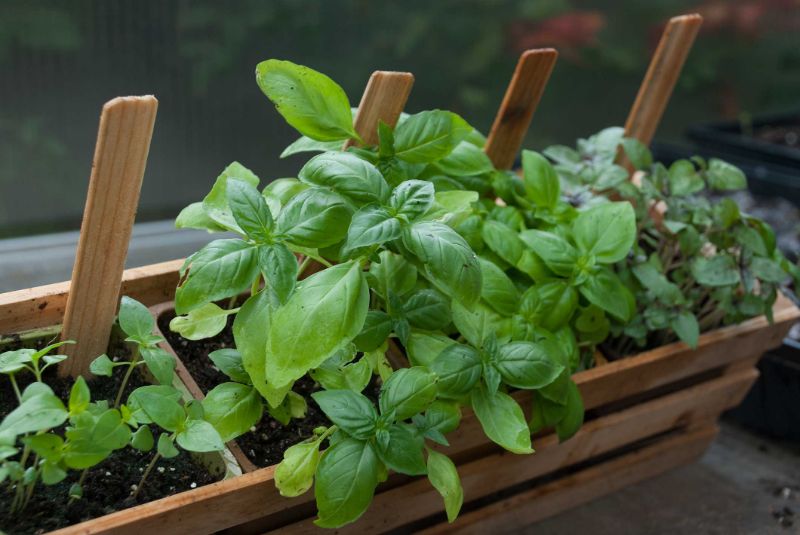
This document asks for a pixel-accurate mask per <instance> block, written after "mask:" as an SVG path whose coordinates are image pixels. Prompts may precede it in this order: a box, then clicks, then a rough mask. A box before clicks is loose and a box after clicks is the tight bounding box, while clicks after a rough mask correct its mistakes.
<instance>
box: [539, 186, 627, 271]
mask: <svg viewBox="0 0 800 535" xmlns="http://www.w3.org/2000/svg"><path fill="white" fill-rule="evenodd" d="M572 231H573V234H574V236H575V243H576V244H577V245H578V248H579V249H581V251H583V252H584V253H589V254H591V255H594V257H595V258H596V259H597V261H598V262H600V263H603V264H613V263H615V262H619V261H620V260H622V259H623V258H625V257H626V256H627V255H628V252H630V250H631V247H633V243H634V241H635V240H636V214H635V212H634V210H633V206H632V205H631V203H629V202H627V201H620V202H612V203H604V204H600V205H597V206H595V207H592V208H589V209H588V210H584V211H582V212H580V214H579V215H578V217H577V219H575V221H574V222H573V224H572ZM537 252H538V251H537ZM546 261H547V259H546V258H545V262H546Z"/></svg>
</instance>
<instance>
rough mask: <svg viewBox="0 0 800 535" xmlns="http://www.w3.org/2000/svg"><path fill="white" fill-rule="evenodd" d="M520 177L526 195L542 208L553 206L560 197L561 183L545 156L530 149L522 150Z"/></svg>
mask: <svg viewBox="0 0 800 535" xmlns="http://www.w3.org/2000/svg"><path fill="white" fill-rule="evenodd" d="M522 178H523V181H524V182H525V193H526V195H527V197H528V198H529V199H530V200H532V201H533V202H535V203H536V205H537V206H539V207H542V208H550V209H552V208H555V206H556V204H558V200H559V198H560V197H561V185H560V184H559V182H558V175H556V171H555V169H553V166H552V165H550V162H548V161H547V158H545V157H544V156H542V155H541V154H539V153H538V152H533V151H530V150H523V151H522Z"/></svg>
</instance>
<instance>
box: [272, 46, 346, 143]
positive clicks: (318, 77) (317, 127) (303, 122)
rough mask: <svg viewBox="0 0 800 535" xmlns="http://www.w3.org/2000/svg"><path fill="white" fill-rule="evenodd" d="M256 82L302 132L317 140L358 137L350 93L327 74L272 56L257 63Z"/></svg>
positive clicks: (276, 107)
mask: <svg viewBox="0 0 800 535" xmlns="http://www.w3.org/2000/svg"><path fill="white" fill-rule="evenodd" d="M256 82H258V87H260V88H261V91H263V92H264V94H265V95H266V96H267V98H269V99H270V100H271V101H272V103H273V104H275V109H276V110H278V113H280V114H281V115H282V116H283V118H284V119H286V122H287V123H289V124H290V125H291V126H292V127H294V128H295V129H296V130H297V131H298V132H300V133H301V134H303V135H305V136H308V137H310V138H311V139H315V140H317V141H338V140H345V139H348V138H355V139H358V134H356V132H355V130H354V128H353V115H352V113H351V111H350V101H349V100H348V99H347V95H346V94H345V92H344V90H343V89H342V88H341V87H340V86H339V85H338V84H337V83H336V82H334V81H333V80H331V79H330V78H328V77H327V76H325V75H324V74H322V73H320V72H317V71H315V70H313V69H309V68H308V67H304V66H302V65H296V64H294V63H291V62H289V61H279V60H275V59H270V60H267V61H262V62H261V63H259V64H258V65H257V66H256Z"/></svg>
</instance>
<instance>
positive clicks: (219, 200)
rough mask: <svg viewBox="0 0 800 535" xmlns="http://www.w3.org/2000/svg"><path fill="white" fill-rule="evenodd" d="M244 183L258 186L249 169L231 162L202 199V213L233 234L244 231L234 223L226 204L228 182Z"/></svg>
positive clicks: (257, 180)
mask: <svg viewBox="0 0 800 535" xmlns="http://www.w3.org/2000/svg"><path fill="white" fill-rule="evenodd" d="M229 181H231V182H236V181H239V182H244V183H246V184H249V185H250V186H253V187H254V188H255V187H257V186H258V183H259V179H258V177H257V176H256V175H255V173H253V172H252V171H251V170H250V169H248V168H247V167H245V166H243V165H242V164H240V163H239V162H233V163H231V164H230V165H229V166H228V167H226V168H225V169H224V170H223V171H222V173H221V174H220V175H219V176H218V177H217V180H216V181H215V182H214V186H213V187H212V188H211V191H210V192H209V193H208V195H206V197H205V198H204V199H203V211H205V213H206V215H207V216H208V217H209V218H210V219H211V220H213V221H214V222H215V223H216V224H217V225H219V226H222V227H224V228H226V229H229V230H232V231H234V232H240V233H243V232H244V231H243V230H242V229H241V227H239V225H238V224H237V223H236V219H235V218H234V216H233V213H232V212H231V207H230V205H229V204H228V182H229Z"/></svg>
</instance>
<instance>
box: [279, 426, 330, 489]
mask: <svg viewBox="0 0 800 535" xmlns="http://www.w3.org/2000/svg"><path fill="white" fill-rule="evenodd" d="M321 443H322V439H320V438H316V439H314V440H309V441H305V442H301V443H300V444H295V445H294V446H291V447H289V448H288V449H287V450H286V451H285V452H283V460H282V461H281V462H280V464H279V465H278V467H277V468H276V469H275V486H276V487H278V491H279V492H280V493H281V496H286V497H287V498H294V497H295V496H300V495H301V494H305V493H306V492H307V491H308V489H310V488H311V485H313V484H314V473H315V472H316V471H317V465H318V464H319V458H320V452H319V447H320V444H321Z"/></svg>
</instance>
